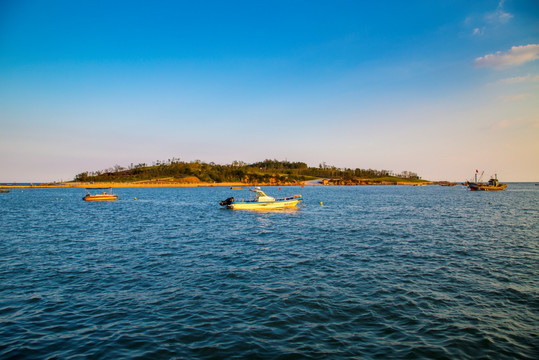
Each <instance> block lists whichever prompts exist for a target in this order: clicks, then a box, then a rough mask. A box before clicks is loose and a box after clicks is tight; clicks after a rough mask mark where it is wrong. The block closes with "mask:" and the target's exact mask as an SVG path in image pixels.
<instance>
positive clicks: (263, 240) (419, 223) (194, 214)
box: [0, 184, 539, 359]
mask: <svg viewBox="0 0 539 360" xmlns="http://www.w3.org/2000/svg"><path fill="white" fill-rule="evenodd" d="M263 189H265V190H266V191H267V193H268V194H269V195H275V196H279V195H282V196H284V195H293V194H299V193H301V194H302V195H303V197H304V199H305V200H304V202H303V204H302V205H301V206H300V207H299V208H298V209H297V210H287V211H270V212H252V211H233V210H225V209H221V208H220V206H219V205H218V202H219V201H220V200H223V199H225V198H227V197H229V196H235V197H241V196H242V195H244V194H245V193H243V194H241V191H240V192H238V191H234V190H230V189H228V188H162V189H161V188H159V189H157V188H155V189H153V188H144V189H136V188H135V189H115V193H117V194H118V195H119V196H120V200H119V201H117V202H109V203H106V202H105V203H87V202H84V201H82V196H83V195H84V191H83V190H82V189H24V190H20V189H19V190H12V191H11V192H10V193H8V194H0V325H1V326H0V358H1V359H82V358H97V359H119V358H148V359H173V358H174V359H220V358H223V359H245V358H249V359H328V358H329V359H340V358H343V359H344V358H357V359H388V358H392V359H455V358H459V359H487V358H489V359H490V358H492V359H536V358H537V357H538V354H539V224H538V223H539V187H538V186H534V184H510V185H509V187H508V188H507V189H506V190H505V191H502V192H470V191H467V190H466V189H465V188H464V187H461V186H457V187H439V186H427V187H408V186H372V187H369V186H361V187H305V188H299V187H283V188H282V190H279V189H278V188H277V187H267V188H263ZM245 195H246V194H245ZM247 196H248V195H247ZM135 197H136V198H137V200H135ZM321 203H322V204H321Z"/></svg>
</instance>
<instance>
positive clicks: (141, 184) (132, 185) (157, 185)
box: [0, 179, 437, 189]
mask: <svg viewBox="0 0 539 360" xmlns="http://www.w3.org/2000/svg"><path fill="white" fill-rule="evenodd" d="M415 184H416V183H410V182H382V183H362V184H323V183H322V179H320V180H311V181H305V182H301V183H284V184H245V183H240V182H223V183H202V182H201V183H179V182H161V181H151V182H132V183H119V182H103V183H83V182H69V183H41V184H31V185H0V188H1V189H55V188H88V189H91V188H164V187H180V188H182V187H183V188H195V187H252V186H302V187H303V186H324V185H329V186H375V185H379V186H384V185H408V186H413V185H415ZM422 184H423V185H434V184H437V183H433V182H430V181H424V182H422Z"/></svg>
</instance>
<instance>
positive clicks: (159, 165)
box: [74, 159, 421, 185]
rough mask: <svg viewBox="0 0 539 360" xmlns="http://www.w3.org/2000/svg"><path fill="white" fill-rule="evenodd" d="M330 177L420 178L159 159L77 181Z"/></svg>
mask: <svg viewBox="0 0 539 360" xmlns="http://www.w3.org/2000/svg"><path fill="white" fill-rule="evenodd" d="M320 178H324V179H331V181H330V183H334V184H359V183H362V182H363V183H377V182H382V181H384V182H389V183H391V182H395V183H397V182H417V181H420V180H421V178H420V177H419V176H418V175H417V174H416V173H413V172H409V171H404V172H403V173H401V174H394V173H392V172H391V171H389V170H373V169H367V170H366V169H347V168H336V167H335V166H328V165H326V164H325V163H322V164H320V165H319V166H318V167H309V166H307V164H306V163H304V162H289V161H278V160H269V159H266V160H264V161H260V162H256V163H252V164H247V163H244V162H242V161H234V162H232V164H227V165H220V164H215V163H213V162H210V163H204V162H201V161H199V160H196V161H191V162H183V161H180V160H179V159H169V160H167V161H156V162H154V163H153V164H151V165H148V164H144V163H141V164H136V165H134V164H131V165H130V166H129V167H127V168H124V167H122V166H120V165H116V166H114V167H113V168H109V169H105V170H99V171H92V172H89V171H86V172H83V173H80V174H78V175H76V176H75V179H74V181H77V182H139V181H140V182H142V181H165V182H179V183H196V182H197V181H199V182H203V183H222V182H239V183H245V184H273V185H281V184H282V185H285V184H294V183H298V184H299V183H301V182H303V181H308V180H313V179H320Z"/></svg>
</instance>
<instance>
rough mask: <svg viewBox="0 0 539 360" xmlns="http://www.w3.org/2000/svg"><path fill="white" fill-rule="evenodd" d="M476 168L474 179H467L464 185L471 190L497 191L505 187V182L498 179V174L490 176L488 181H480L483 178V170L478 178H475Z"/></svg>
mask: <svg viewBox="0 0 539 360" xmlns="http://www.w3.org/2000/svg"><path fill="white" fill-rule="evenodd" d="M478 173H479V171H478V170H475V181H474V182H471V181H467V182H466V185H468V187H469V188H470V190H471V191H499V190H503V189H505V188H506V187H507V184H501V183H500V181H499V180H498V174H494V177H492V178H490V180H489V181H488V183H484V182H481V179H482V178H483V174H484V173H485V172H484V171H483V172H482V173H481V176H480V177H479V180H477V174H478Z"/></svg>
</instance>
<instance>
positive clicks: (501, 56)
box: [474, 44, 539, 70]
mask: <svg viewBox="0 0 539 360" xmlns="http://www.w3.org/2000/svg"><path fill="white" fill-rule="evenodd" d="M536 59H539V44H530V45H522V46H513V47H512V48H511V50H509V51H506V52H501V51H498V52H496V53H495V54H487V55H485V56H481V57H478V58H476V59H475V61H474V64H475V66H476V67H490V68H493V69H496V70H500V69H504V68H507V67H512V66H518V65H522V64H524V63H527V62H529V61H533V60H536Z"/></svg>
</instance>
